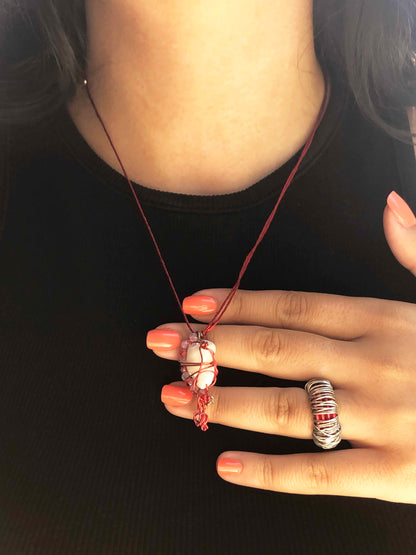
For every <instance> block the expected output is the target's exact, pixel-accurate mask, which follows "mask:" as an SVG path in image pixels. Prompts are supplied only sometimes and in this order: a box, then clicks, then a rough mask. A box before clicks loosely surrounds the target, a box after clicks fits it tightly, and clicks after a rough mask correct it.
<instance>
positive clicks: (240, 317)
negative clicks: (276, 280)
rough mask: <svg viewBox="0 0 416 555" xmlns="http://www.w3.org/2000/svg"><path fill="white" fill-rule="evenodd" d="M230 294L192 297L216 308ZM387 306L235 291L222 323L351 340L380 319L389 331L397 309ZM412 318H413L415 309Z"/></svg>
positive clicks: (202, 318) (314, 295)
mask: <svg viewBox="0 0 416 555" xmlns="http://www.w3.org/2000/svg"><path fill="white" fill-rule="evenodd" d="M229 292H230V289H204V290H203V291H199V292H198V293H195V295H207V296H211V297H213V298H214V299H215V300H216V301H217V307H218V309H219V307H220V306H221V304H222V303H223V301H224V300H225V298H226V297H227V295H228V294H229ZM395 302H396V301H395ZM387 303H388V301H383V300H380V299H373V298H368V297H347V296H342V295H331V294H326V293H306V292H304V291H279V290H267V291H244V290H238V291H237V293H236V294H235V295H234V297H233V299H232V301H231V303H230V305H229V306H228V308H227V309H226V311H225V312H224V314H223V316H222V318H221V324H254V325H260V326H265V327H274V328H285V329H292V330H297V331H307V332H311V333H315V334H318V335H324V336H326V337H329V338H331V339H341V340H353V339H357V338H359V337H362V336H363V335H365V334H366V333H367V332H368V330H369V329H373V328H374V327H375V326H376V325H380V322H381V321H383V320H386V323H388V324H389V328H390V329H392V326H394V315H395V314H397V307H396V310H395V311H394V310H393V308H389V305H388V304H387ZM397 304H400V305H403V317H404V315H405V313H406V310H407V311H409V314H410V312H411V305H409V303H405V302H402V303H399V302H397ZM191 314H192V313H191ZM193 316H194V318H196V319H197V320H200V321H201V322H209V321H210V320H211V319H212V317H213V314H210V315H204V316H202V315H201V316H200V315H196V314H193ZM411 316H412V318H413V319H415V312H414V310H413V312H412V314H411Z"/></svg>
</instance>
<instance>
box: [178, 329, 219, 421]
mask: <svg viewBox="0 0 416 555" xmlns="http://www.w3.org/2000/svg"><path fill="white" fill-rule="evenodd" d="M215 351H216V348H215V345H214V343H213V342H212V341H208V339H206V338H205V337H204V335H203V333H202V332H200V331H199V332H196V333H191V335H190V336H189V337H188V339H186V340H185V341H182V343H181V349H180V357H179V362H180V365H181V374H182V380H183V381H184V382H185V383H186V384H187V385H188V386H189V388H190V390H191V391H192V393H195V394H196V395H197V396H198V401H197V407H198V410H197V412H196V413H195V414H194V422H195V425H196V426H197V427H200V428H201V430H202V431H204V432H205V431H206V430H208V424H207V422H208V415H207V413H206V412H205V408H206V406H207V405H209V404H210V403H212V402H213V397H212V395H210V394H209V393H208V390H209V389H210V388H211V387H212V386H213V385H214V384H215V382H216V381H217V375H218V368H217V362H216V360H215Z"/></svg>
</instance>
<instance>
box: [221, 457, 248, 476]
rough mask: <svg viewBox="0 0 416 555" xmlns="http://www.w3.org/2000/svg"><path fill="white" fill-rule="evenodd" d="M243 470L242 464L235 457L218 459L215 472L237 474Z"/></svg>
mask: <svg viewBox="0 0 416 555" xmlns="http://www.w3.org/2000/svg"><path fill="white" fill-rule="evenodd" d="M242 470H243V465H242V464H241V462H240V461H237V460H236V459H227V458H224V459H218V461H217V472H219V473H220V474H231V473H233V474H239V473H240V472H241V471H242Z"/></svg>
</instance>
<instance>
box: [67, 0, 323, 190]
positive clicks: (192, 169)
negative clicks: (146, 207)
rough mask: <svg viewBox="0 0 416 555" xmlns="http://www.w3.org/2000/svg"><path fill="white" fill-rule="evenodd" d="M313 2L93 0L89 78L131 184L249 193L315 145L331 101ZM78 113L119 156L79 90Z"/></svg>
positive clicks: (82, 124) (89, 132) (96, 140)
mask: <svg viewBox="0 0 416 555" xmlns="http://www.w3.org/2000/svg"><path fill="white" fill-rule="evenodd" d="M312 6H313V3H312V0H294V1H291V2H287V0H248V1H245V2H241V0H227V2H224V1H223V0H210V2H202V1H201V0H198V1H195V0H192V1H190V0H163V2H162V1H161V0H158V1H155V2H149V1H148V0H105V1H102V0H87V2H86V14H87V29H88V44H89V47H88V55H87V59H88V64H87V65H88V68H87V79H88V86H89V89H90V91H91V94H92V97H93V99H94V102H95V103H96V105H97V108H98V111H99V112H100V115H101V117H102V118H103V120H104V122H105V124H106V127H107V129H108V132H109V134H110V136H111V138H112V140H113V142H114V145H115V147H116V149H117V152H118V153H119V156H120V158H121V160H122V162H123V165H124V166H125V168H126V171H127V173H128V175H129V177H130V179H131V180H132V181H135V182H136V183H140V184H141V185H144V186H147V187H149V188H153V189H159V190H163V191H171V192H179V193H192V194H202V195H207V194H221V193H230V192H234V191H238V190H242V189H245V188H247V187H248V186H250V185H252V184H253V183H255V182H256V181H258V180H259V179H260V178H262V177H265V176H266V175H268V174H269V173H271V172H272V171H274V170H275V169H277V168H279V167H280V166H282V165H283V164H284V163H285V162H286V161H287V160H289V159H290V158H291V157H292V156H293V155H294V154H295V153H296V152H297V151H298V150H299V149H300V148H301V147H302V146H303V145H304V144H305V142H306V141H307V139H308V137H309V135H310V133H311V131H312V129H313V126H314V123H315V121H316V119H317V116H318V113H319V109H320V106H321V104H322V100H323V98H324V79H323V75H322V71H321V68H320V66H319V64H318V62H317V60H316V56H315V51H314V44H313V24H312V23H313V22H312ZM68 110H69V112H70V114H71V117H72V119H73V120H74V123H75V125H76V126H77V128H78V130H79V131H80V133H81V134H82V135H83V136H84V138H85V139H86V141H87V142H88V143H89V145H90V146H91V148H92V149H93V150H94V151H95V152H96V153H97V154H98V155H99V156H100V157H101V158H102V159H103V160H105V161H106V162H107V163H108V164H109V165H110V166H112V167H113V168H114V169H115V170H116V171H118V172H119V173H122V170H121V168H120V165H119V163H118V161H117V158H116V157H115V155H114V152H113V150H112V149H111V146H110V144H109V142H108V139H107V137H106V135H105V133H104V131H103V129H102V127H101V125H100V123H99V121H98V119H97V117H96V115H95V112H94V110H93V108H92V106H91V103H90V101H89V98H88V96H87V94H86V92H85V89H84V88H82V87H80V89H79V91H78V94H77V95H76V97H75V99H74V100H73V101H72V102H70V103H69V104H68Z"/></svg>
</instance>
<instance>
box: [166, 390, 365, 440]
mask: <svg viewBox="0 0 416 555" xmlns="http://www.w3.org/2000/svg"><path fill="white" fill-rule="evenodd" d="M172 386H173V388H176V387H177V388H180V389H184V390H185V391H189V390H188V389H187V387H186V386H185V384H184V383H183V382H174V383H173V384H170V385H168V386H165V387H164V388H163V389H162V401H163V402H164V404H165V407H166V409H167V410H168V411H169V412H170V413H171V414H174V415H175V416H179V417H182V418H188V419H192V418H193V415H194V413H195V411H196V399H195V398H194V397H193V398H191V395H192V394H188V398H189V402H188V403H187V404H183V402H184V399H185V396H182V401H181V403H182V404H181V405H180V406H174V404H175V401H174V394H175V391H174V389H172ZM179 393H181V392H179ZM210 393H211V395H212V396H213V397H214V402H213V403H212V404H210V405H208V406H207V408H206V412H207V415H208V419H209V421H210V422H213V423H217V424H223V425H225V426H230V427H232V428H240V429H244V430H251V431H255V432H261V433H266V434H275V435H282V436H288V437H294V438H299V439H310V438H311V437H312V430H313V417H312V411H311V406H310V402H309V398H308V394H307V393H306V391H305V390H304V389H301V388H298V387H285V388H279V387H257V388H256V387H216V386H214V387H213V388H211V389H210ZM334 395H335V398H336V400H337V404H338V416H339V421H340V423H341V425H342V438H343V439H349V440H351V439H354V440H355V441H360V442H361V443H362V444H363V445H364V444H365V443H367V440H369V439H370V437H371V433H370V431H369V430H367V429H366V427H365V426H363V421H362V419H360V417H359V415H358V414H357V410H356V407H355V406H353V403H351V402H350V395H349V394H348V393H347V392H346V391H345V390H342V389H337V390H335V392H334Z"/></svg>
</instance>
